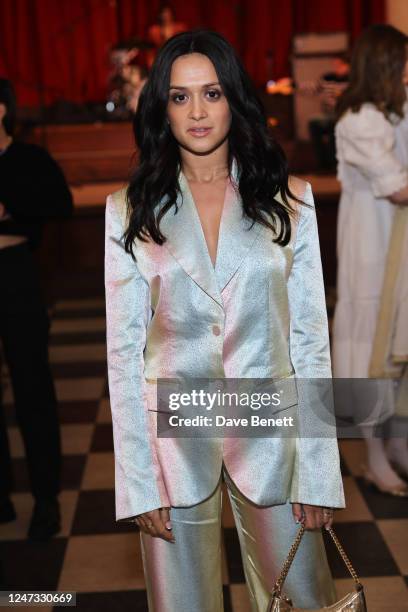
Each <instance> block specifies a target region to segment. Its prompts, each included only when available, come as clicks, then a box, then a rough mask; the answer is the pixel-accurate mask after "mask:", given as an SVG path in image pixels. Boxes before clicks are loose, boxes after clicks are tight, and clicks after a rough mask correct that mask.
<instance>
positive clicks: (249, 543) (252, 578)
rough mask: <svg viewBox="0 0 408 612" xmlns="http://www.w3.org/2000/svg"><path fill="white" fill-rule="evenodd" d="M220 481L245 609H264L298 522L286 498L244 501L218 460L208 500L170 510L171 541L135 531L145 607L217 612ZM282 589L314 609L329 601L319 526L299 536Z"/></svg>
mask: <svg viewBox="0 0 408 612" xmlns="http://www.w3.org/2000/svg"><path fill="white" fill-rule="evenodd" d="M222 478H224V480H225V483H226V489H227V492H228V496H229V499H230V503H231V507H232V511H233V514H234V519H235V524H236V528H237V532H238V537H239V543H240V549H241V556H242V563H243V568H244V574H245V580H246V584H247V587H248V591H249V599H250V606H251V608H250V610H248V612H250V611H251V612H265V610H266V608H267V604H268V601H269V599H270V592H271V590H272V588H273V585H274V582H275V580H276V578H277V576H278V574H279V571H280V569H281V568H282V565H283V563H284V560H285V558H286V556H287V554H288V551H289V549H290V546H291V544H292V543H293V541H294V539H295V536H296V534H297V532H298V529H299V525H296V523H295V520H294V518H293V515H292V508H291V504H290V503H286V504H280V505H274V506H257V505H256V504H254V503H252V502H250V501H249V500H247V499H246V498H245V497H244V496H243V495H242V494H241V493H240V491H239V490H238V489H237V487H236V486H235V484H234V483H233V481H232V480H231V478H230V476H229V474H228V472H227V470H226V468H225V466H224V464H223V468H222V473H221V476H220V481H219V483H218V486H217V488H216V489H215V491H214V492H213V493H212V494H211V496H210V497H208V498H207V499H206V500H204V501H203V502H201V503H199V504H196V505H194V506H189V507H174V506H172V507H171V509H170V519H171V523H172V526H173V535H174V537H175V540H176V542H175V543H171V542H166V541H165V540H163V539H161V538H156V537H152V536H150V535H149V534H146V533H143V532H140V539H141V551H142V559H143V568H144V576H145V582H146V589H147V597H148V606H149V612H193V611H194V612H223V610H224V605H223V590H222V565H221V536H222V531H221V512H222V492H223V491H222ZM284 593H285V594H286V595H287V596H289V597H290V598H291V599H292V601H293V604H294V605H295V606H297V607H300V608H312V609H314V608H321V607H323V606H328V605H330V604H333V603H334V602H335V601H336V591H335V586H334V582H333V578H332V575H331V572H330V569H329V566H328V562H327V557H326V552H325V548H324V543H323V536H322V532H321V531H320V530H313V531H309V530H308V531H306V532H305V533H304V535H303V538H302V541H301V543H300V546H299V549H298V551H297V553H296V555H295V559H294V561H293V564H292V566H291V569H290V571H289V574H288V576H287V578H286V580H285V583H284Z"/></svg>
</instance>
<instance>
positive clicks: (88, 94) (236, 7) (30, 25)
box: [0, 0, 385, 106]
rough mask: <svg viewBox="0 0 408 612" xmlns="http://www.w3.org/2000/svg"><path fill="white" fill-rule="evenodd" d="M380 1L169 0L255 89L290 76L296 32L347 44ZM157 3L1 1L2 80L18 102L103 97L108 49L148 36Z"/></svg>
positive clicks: (378, 12)
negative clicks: (208, 33)
mask: <svg viewBox="0 0 408 612" xmlns="http://www.w3.org/2000/svg"><path fill="white" fill-rule="evenodd" d="M384 2H385V0H331V2H327V0H257V1H255V0H190V1H189V2H186V1H185V0H173V1H172V2H170V3H169V4H170V5H171V6H172V7H173V8H174V10H175V12H176V17H177V19H178V20H180V21H183V22H185V23H186V24H187V25H188V27H190V28H196V27H206V28H211V29H214V30H217V31H219V32H220V33H221V34H223V35H224V36H225V37H226V38H227V39H228V40H229V41H230V42H231V44H233V45H234V47H235V49H236V50H237V52H238V53H239V54H240V56H241V57H242V59H243V60H244V63H245V66H246V68H247V70H248V72H249V74H250V75H251V77H252V79H253V80H254V82H255V83H256V85H262V84H263V83H265V81H266V80H267V79H268V78H278V77H281V76H284V75H288V74H289V73H290V61H289V57H290V48H291V40H292V37H293V35H294V34H295V33H299V32H328V31H339V30H340V31H341V30H346V31H348V32H350V34H351V37H352V40H353V39H354V38H355V37H356V36H357V35H358V34H359V32H360V31H361V30H362V29H363V28H364V27H366V26H367V25H368V24H370V23H374V22H382V21H383V20H384V11H385V9H384ZM159 7H160V0H148V1H147V0H58V1H57V0H0V75H3V76H7V77H9V78H11V79H12V80H13V82H14V83H15V86H16V90H17V95H18V99H19V103H20V104H21V105H27V106H34V105H35V106H36V105H38V104H49V103H51V102H53V101H55V100H58V99H65V100H69V101H72V102H86V101H98V100H104V99H105V95H106V85H107V79H108V74H109V49H110V48H111V46H112V45H113V44H115V43H116V42H118V41H119V40H123V39H125V38H127V37H130V36H140V37H145V36H146V32H147V28H148V26H149V25H150V24H151V23H152V22H153V21H154V20H155V18H156V16H157V12H158V9H159Z"/></svg>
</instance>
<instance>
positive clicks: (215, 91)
mask: <svg viewBox="0 0 408 612" xmlns="http://www.w3.org/2000/svg"><path fill="white" fill-rule="evenodd" d="M207 93H209V94H211V95H210V97H211V98H213V99H217V98H219V97H220V95H221V92H220V91H218V89H210V90H209V91H208V92H207Z"/></svg>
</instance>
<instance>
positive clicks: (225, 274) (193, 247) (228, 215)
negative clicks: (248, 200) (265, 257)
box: [160, 159, 261, 307]
mask: <svg viewBox="0 0 408 612" xmlns="http://www.w3.org/2000/svg"><path fill="white" fill-rule="evenodd" d="M179 184H180V189H181V194H179V195H178V198H177V205H178V207H179V208H178V211H177V213H176V214H174V211H173V210H170V211H168V212H167V213H166V214H165V215H164V217H163V218H162V220H161V222H160V227H161V229H162V231H163V234H164V235H165V236H166V238H167V241H166V242H165V243H164V246H165V247H166V248H167V249H168V250H169V251H170V252H171V254H172V255H173V257H175V259H176V260H177V261H178V262H179V264H180V265H181V266H182V267H183V269H184V270H185V271H186V272H187V274H188V275H189V276H191V278H192V279H193V280H194V281H195V282H196V283H197V284H198V285H199V286H200V287H201V288H202V289H203V291H205V292H206V293H207V294H208V295H209V296H211V297H212V298H213V299H214V300H215V301H216V302H217V303H218V304H219V305H220V306H221V307H223V300H222V295H221V292H222V290H223V289H224V288H225V286H226V285H227V284H228V283H229V281H230V280H231V279H232V277H233V275H234V274H235V272H236V271H237V269H238V267H239V266H240V265H241V263H242V262H243V260H244V258H245V257H246V255H247V254H248V253H249V250H250V247H251V245H252V244H253V242H254V241H255V239H256V237H257V236H258V234H259V231H260V228H261V225H260V224H255V225H254V226H253V228H251V230H249V229H248V228H249V227H250V226H251V223H252V220H250V219H247V218H246V217H244V215H243V208H242V201H241V197H240V195H239V191H238V187H237V186H238V170H237V163H236V161H235V159H234V160H233V164H232V172H231V180H230V181H229V182H228V183H227V188H226V192H225V199H224V205H223V210H222V216H221V222H220V229H219V236H218V247H217V257H216V263H215V268H214V266H213V264H212V261H211V257H210V254H209V252H208V248H207V244H206V240H205V237H204V232H203V229H202V226H201V221H200V217H199V215H198V211H197V208H196V205H195V203H194V199H193V196H192V193H191V190H190V188H189V185H188V181H187V179H186V177H185V176H184V173H183V172H182V171H181V170H180V172H179Z"/></svg>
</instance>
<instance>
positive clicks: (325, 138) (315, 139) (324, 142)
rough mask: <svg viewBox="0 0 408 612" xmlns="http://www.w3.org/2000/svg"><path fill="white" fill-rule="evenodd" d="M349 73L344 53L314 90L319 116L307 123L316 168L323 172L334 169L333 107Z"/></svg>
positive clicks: (348, 65)
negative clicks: (318, 103) (318, 100)
mask: <svg viewBox="0 0 408 612" xmlns="http://www.w3.org/2000/svg"><path fill="white" fill-rule="evenodd" d="M349 72H350V60H349V57H348V55H347V54H346V53H344V54H342V55H339V56H337V57H336V58H335V59H334V62H333V70H332V71H331V72H327V73H326V74H323V75H322V76H321V77H320V79H319V80H318V82H317V84H316V88H315V90H314V93H315V95H318V96H319V97H320V110H321V115H319V116H318V117H314V118H313V119H311V120H310V121H309V132H310V138H311V140H312V143H313V148H314V152H315V156H316V159H317V163H318V168H319V170H321V171H323V172H332V171H334V170H335V168H336V147H335V140H334V126H335V122H336V118H335V107H336V103H337V100H338V98H339V96H340V95H341V94H342V92H343V91H344V89H345V88H346V87H347V84H348V80H349Z"/></svg>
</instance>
